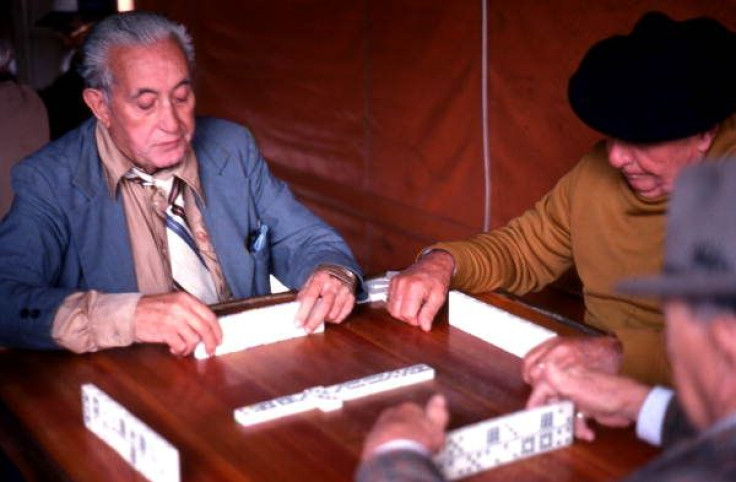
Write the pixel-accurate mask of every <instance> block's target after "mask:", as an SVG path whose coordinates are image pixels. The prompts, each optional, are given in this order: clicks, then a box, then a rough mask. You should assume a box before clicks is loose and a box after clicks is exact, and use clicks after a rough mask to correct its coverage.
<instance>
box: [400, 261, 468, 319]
mask: <svg viewBox="0 0 736 482" xmlns="http://www.w3.org/2000/svg"><path fill="white" fill-rule="evenodd" d="M454 270H455V260H454V259H453V257H452V255H450V253H448V252H447V251H442V250H437V251H430V252H429V253H428V254H426V255H424V256H422V257H421V258H419V260H418V261H417V262H416V263H414V264H413V265H411V266H409V267H408V268H407V269H405V270H404V271H402V272H401V273H399V274H397V275H396V276H394V277H393V278H392V279H391V284H390V285H389V291H388V299H387V306H386V309H388V312H389V313H390V314H391V316H393V317H394V318H398V319H399V320H402V321H405V322H407V323H409V324H410V325H414V326H420V327H421V328H422V330H424V331H429V330H430V329H431V328H432V321H433V320H434V317H435V315H436V314H437V312H438V311H439V310H440V308H441V307H442V304H443V303H444V302H445V299H446V298H447V291H448V290H449V289H450V279H451V278H452V272H453V271H454Z"/></svg>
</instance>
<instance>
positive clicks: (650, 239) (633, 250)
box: [431, 115, 736, 384]
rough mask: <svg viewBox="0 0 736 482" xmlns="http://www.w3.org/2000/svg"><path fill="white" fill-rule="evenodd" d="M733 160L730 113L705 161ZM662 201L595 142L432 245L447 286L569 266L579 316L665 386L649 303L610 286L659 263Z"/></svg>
mask: <svg viewBox="0 0 736 482" xmlns="http://www.w3.org/2000/svg"><path fill="white" fill-rule="evenodd" d="M729 156H731V157H734V158H736V115H734V116H732V117H731V118H729V119H727V120H726V121H724V122H723V123H722V124H721V126H720V129H719V131H718V134H717V136H716V138H715V140H714V142H713V145H712V146H711V148H710V150H709V151H708V153H707V156H706V158H707V159H719V158H723V157H729ZM666 208H667V199H666V198H661V199H657V200H646V199H643V198H640V197H638V196H637V195H636V194H634V192H633V191H632V190H631V188H630V187H629V185H628V184H627V183H626V180H625V179H624V178H623V176H622V175H621V174H620V173H619V171H617V170H616V169H614V168H613V167H611V165H610V164H609V163H608V159H607V155H606V150H605V144H604V143H603V142H600V143H598V144H597V145H596V146H595V147H594V149H593V151H592V152H590V153H589V154H587V155H586V156H584V157H583V158H582V160H581V161H580V162H579V163H578V164H577V166H575V167H574V168H573V169H572V171H570V172H569V173H567V174H566V175H565V176H564V177H563V178H562V179H560V181H559V182H558V183H557V185H556V186H555V187H554V188H553V189H552V190H551V191H550V192H549V193H547V194H546V195H545V196H544V197H543V198H542V199H541V200H540V201H539V202H537V203H536V205H535V206H534V208H533V209H530V210H529V211H527V212H525V213H524V214H522V215H521V216H519V217H518V218H515V219H513V220H511V221H510V222H509V223H508V224H507V225H506V226H504V227H502V228H499V229H495V230H493V231H490V232H487V233H481V234H478V235H476V236H474V237H472V238H470V239H469V240H466V241H457V242H447V243H438V244H436V245H433V246H431V248H432V249H444V250H446V251H449V252H450V254H452V256H453V257H454V258H455V265H456V273H455V275H454V277H453V280H452V288H456V289H460V290H463V291H467V292H475V293H478V292H483V291H490V290H493V289H496V288H503V289H505V290H508V291H510V292H512V293H516V294H524V293H527V292H529V291H536V290H540V289H542V288H543V287H544V286H546V285H547V284H549V283H550V282H552V281H554V280H555V279H556V278H557V277H559V276H560V275H561V274H563V273H564V272H565V271H566V270H567V269H568V268H570V266H572V265H573V264H574V265H575V267H576V268H577V271H578V274H579V275H580V278H581V280H582V282H583V295H584V301H585V308H586V313H585V321H586V322H587V323H589V324H591V325H593V326H595V327H597V328H600V329H603V330H606V331H609V332H613V333H615V334H616V336H618V338H619V339H620V340H621V342H622V343H623V346H624V368H623V372H624V373H626V374H628V375H631V376H634V377H636V378H638V379H639V380H641V381H644V382H648V383H660V384H661V383H664V384H671V378H670V377H671V375H670V368H669V363H668V361H667V356H666V352H665V343H664V338H663V327H664V319H663V315H662V311H661V309H660V307H659V303H658V302H657V301H656V300H652V299H643V298H634V297H630V296H624V295H621V294H619V293H617V292H615V291H614V286H615V284H616V283H617V282H618V281H620V280H621V279H623V278H629V277H632V276H642V275H651V274H655V273H658V272H659V271H660V269H661V266H662V255H663V247H664V227H665V226H664V225H665V213H666Z"/></svg>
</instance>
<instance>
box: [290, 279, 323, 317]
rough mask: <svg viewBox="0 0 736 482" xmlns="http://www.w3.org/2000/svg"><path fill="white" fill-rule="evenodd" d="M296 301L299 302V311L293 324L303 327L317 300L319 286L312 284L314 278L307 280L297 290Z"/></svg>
mask: <svg viewBox="0 0 736 482" xmlns="http://www.w3.org/2000/svg"><path fill="white" fill-rule="evenodd" d="M296 299H297V300H298V301H299V309H298V310H297V312H296V320H295V323H296V324H297V325H298V326H305V325H306V320H307V318H308V317H309V314H310V313H311V312H312V310H313V309H314V305H315V304H317V300H318V299H319V286H317V284H316V283H314V278H309V280H307V283H306V284H305V285H304V286H303V287H302V289H301V290H299V294H297V296H296Z"/></svg>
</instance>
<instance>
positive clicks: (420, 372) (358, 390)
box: [327, 363, 434, 400]
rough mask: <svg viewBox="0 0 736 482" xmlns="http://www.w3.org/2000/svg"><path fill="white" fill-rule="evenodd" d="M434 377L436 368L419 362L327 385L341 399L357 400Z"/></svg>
mask: <svg viewBox="0 0 736 482" xmlns="http://www.w3.org/2000/svg"><path fill="white" fill-rule="evenodd" d="M433 378H434V368H432V367H430V366H429V365H425V364H424V363H419V364H417V365H412V366H409V367H404V368H399V369H398V370H392V371H388V372H383V373H377V374H375V375H369V376H367V377H363V378H358V379H356V380H350V381H348V382H344V383H338V384H337V385H332V386H330V387H327V390H328V391H331V392H333V393H334V394H335V395H336V396H337V397H339V398H340V399H341V400H355V399H356V398H360V397H365V396H367V395H373V394H374V393H380V392H385V391H387V390H393V389H394V388H399V387H405V386H408V385H413V384H415V383H421V382H424V381H427V380H432V379H433Z"/></svg>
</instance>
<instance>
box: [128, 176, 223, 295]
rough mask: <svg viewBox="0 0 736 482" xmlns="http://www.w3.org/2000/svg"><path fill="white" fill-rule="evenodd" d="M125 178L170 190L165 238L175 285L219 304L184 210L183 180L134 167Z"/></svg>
mask: <svg viewBox="0 0 736 482" xmlns="http://www.w3.org/2000/svg"><path fill="white" fill-rule="evenodd" d="M125 178H126V179H130V180H132V181H136V182H141V184H143V185H144V186H154V187H156V188H158V189H161V190H162V191H163V192H164V193H168V200H169V205H168V207H167V208H166V240H167V242H168V245H169V262H170V264H171V277H172V278H173V280H174V286H175V287H176V288H177V289H178V290H180V291H186V292H187V293H189V294H191V295H193V296H196V297H197V298H199V299H200V300H201V301H202V302H203V303H207V304H211V303H216V302H217V301H218V299H217V289H216V288H215V283H214V282H213V281H212V275H211V274H210V272H209V270H208V269H207V264H206V263H205V261H204V258H203V257H202V254H201V253H200V252H199V248H198V247H197V243H196V242H195V241H194V237H193V236H192V232H191V230H190V229H189V223H188V222H187V217H186V214H185V212H184V196H183V192H182V187H183V186H184V182H183V181H182V180H181V179H179V178H178V177H175V176H172V177H171V178H169V179H166V180H159V179H155V178H154V177H153V176H151V175H149V174H147V173H145V172H143V171H141V170H140V169H137V168H132V169H131V170H130V171H129V172H128V173H127V174H126V175H125Z"/></svg>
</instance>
